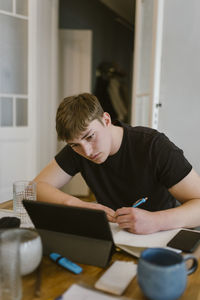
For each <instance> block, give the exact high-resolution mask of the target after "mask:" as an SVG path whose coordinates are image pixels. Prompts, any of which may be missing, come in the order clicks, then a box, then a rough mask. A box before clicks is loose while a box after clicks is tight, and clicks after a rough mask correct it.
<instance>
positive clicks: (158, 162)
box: [55, 123, 192, 211]
mask: <svg viewBox="0 0 200 300" xmlns="http://www.w3.org/2000/svg"><path fill="white" fill-rule="evenodd" d="M117 125H118V126H122V127H123V128H124V134H123V139H122V143H121V146H120V149H119V151H118V152H117V153H115V154H114V155H112V156H109V157H108V158H107V160H106V161H105V162H103V163H102V164H95V163H94V162H92V161H89V160H87V159H86V158H84V157H82V156H80V155H79V154H77V153H76V152H75V151H73V149H72V148H71V147H70V146H68V145H66V146H65V147H64V148H63V149H62V150H61V151H60V152H59V153H58V154H57V155H56V157H55V159H56V162H57V163H58V165H59V166H60V167H61V168H62V169H63V170H64V171H65V172H66V173H68V174H69V175H71V176H73V175H75V174H76V173H78V172H81V174H82V176H83V178H84V179H85V181H86V183H87V184H88V186H89V187H90V189H91V190H92V192H93V193H94V194H95V197H96V199H97V201H98V202H99V203H101V204H104V205H106V206H108V207H111V208H113V209H114V210H116V209H117V208H120V207H124V206H132V204H133V203H134V202H135V201H136V200H138V199H140V198H142V197H148V201H147V202H146V203H144V204H142V205H141V206H140V207H141V208H144V209H147V210H149V211H156V210H162V209H167V208H171V207H174V206H175V202H176V200H175V199H174V197H173V196H172V195H171V194H170V193H169V192H168V188H170V187H172V186H173V185H175V184H176V183H178V182H179V181H180V180H182V179H183V178H184V177H185V176H186V175H187V174H188V173H189V172H190V171H191V169H192V166H191V165H190V163H189V162H188V161H187V160H186V158H185V157H184V155H183V151H182V150H181V149H179V148H178V147H177V146H175V145H174V144H173V143H172V142H171V141H170V140H169V139H168V138H167V137H166V136H165V135H164V134H163V133H160V132H158V131H157V130H154V129H151V128H147V127H140V126H138V127H131V126H129V125H127V124H124V123H117Z"/></svg>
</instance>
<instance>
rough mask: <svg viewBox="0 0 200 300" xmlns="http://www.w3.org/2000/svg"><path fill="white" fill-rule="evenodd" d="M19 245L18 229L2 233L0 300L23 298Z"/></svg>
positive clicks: (0, 243) (0, 242) (0, 234)
mask: <svg viewBox="0 0 200 300" xmlns="http://www.w3.org/2000/svg"><path fill="white" fill-rule="evenodd" d="M19 244H20V233H19V231H18V229H8V230H4V231H1V232H0V300H20V299H21V298H22V287H21V275H20V254H19Z"/></svg>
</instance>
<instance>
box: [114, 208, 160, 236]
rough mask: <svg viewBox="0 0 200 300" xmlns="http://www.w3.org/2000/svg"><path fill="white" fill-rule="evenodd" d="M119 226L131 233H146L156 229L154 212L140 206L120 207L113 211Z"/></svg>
mask: <svg viewBox="0 0 200 300" xmlns="http://www.w3.org/2000/svg"><path fill="white" fill-rule="evenodd" d="M115 218H116V223H118V224H119V227H120V228H122V229H125V230H127V231H129V232H131V233H136V234H148V233H153V232H156V231H157V228H156V222H155V221H156V220H155V214H154V213H153V212H149V211H146V210H144V209H140V208H133V207H122V208H119V209H118V210H117V211H116V213H115Z"/></svg>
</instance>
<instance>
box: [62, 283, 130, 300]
mask: <svg viewBox="0 0 200 300" xmlns="http://www.w3.org/2000/svg"><path fill="white" fill-rule="evenodd" d="M59 299H61V300H72V299H74V300H75V299H78V300H116V299H118V300H119V299H127V298H122V297H120V298H119V297H113V296H108V295H106V294H103V293H100V292H96V291H94V290H91V289H87V288H85V287H83V286H80V285H77V284H73V285H72V286H71V287H70V288H69V289H68V290H67V291H66V292H65V293H64V294H63V295H62V297H61V298H59Z"/></svg>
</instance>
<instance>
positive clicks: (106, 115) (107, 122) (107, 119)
mask: <svg viewBox="0 0 200 300" xmlns="http://www.w3.org/2000/svg"><path fill="white" fill-rule="evenodd" d="M103 122H104V124H105V126H110V124H111V117H110V115H109V113H107V112H104V113H103Z"/></svg>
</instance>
